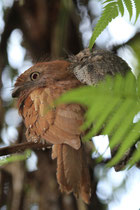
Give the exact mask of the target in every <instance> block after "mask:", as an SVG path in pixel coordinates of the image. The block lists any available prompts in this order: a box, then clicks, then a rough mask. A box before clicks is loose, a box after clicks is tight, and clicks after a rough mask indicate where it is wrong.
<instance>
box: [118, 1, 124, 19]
mask: <svg viewBox="0 0 140 210" xmlns="http://www.w3.org/2000/svg"><path fill="white" fill-rule="evenodd" d="M117 3H118V7H119V11H120V13H121V16H123V15H124V5H123V2H122V0H118V1H117Z"/></svg>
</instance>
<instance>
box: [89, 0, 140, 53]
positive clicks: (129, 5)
mask: <svg viewBox="0 0 140 210" xmlns="http://www.w3.org/2000/svg"><path fill="white" fill-rule="evenodd" d="M133 4H134V5H135V8H136V18H135V22H136V21H137V19H138V16H139V14H140V1H139V0H116V1H115V0H106V1H105V2H103V5H105V6H104V7H103V13H102V15H101V17H100V19H99V21H98V22H97V24H96V26H95V28H94V31H93V34H92V37H91V39H90V43H89V48H90V49H91V48H92V46H93V45H94V42H95V40H96V39H97V37H98V36H99V35H100V34H101V32H102V31H103V30H104V29H105V28H106V27H107V25H108V24H109V23H110V22H111V21H112V20H113V19H114V18H116V17H117V16H118V11H119V12H120V13H121V15H122V16H123V15H124V5H125V6H126V9H127V11H128V13H129V16H130V20H131V18H132V15H133Z"/></svg>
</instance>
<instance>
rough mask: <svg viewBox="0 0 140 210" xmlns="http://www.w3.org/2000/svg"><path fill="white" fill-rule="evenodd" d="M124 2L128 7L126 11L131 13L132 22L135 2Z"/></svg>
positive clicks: (131, 0) (128, 0) (126, 0)
mask: <svg viewBox="0 0 140 210" xmlns="http://www.w3.org/2000/svg"><path fill="white" fill-rule="evenodd" d="M123 2H124V4H125V6H126V9H127V10H128V12H129V16H130V20H131V18H132V14H133V6H132V2H133V0H123Z"/></svg>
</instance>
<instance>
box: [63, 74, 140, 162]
mask: <svg viewBox="0 0 140 210" xmlns="http://www.w3.org/2000/svg"><path fill="white" fill-rule="evenodd" d="M139 93H140V77H139V78H138V80H136V79H135V77H134V75H133V74H132V73H131V72H129V73H128V74H127V76H126V77H122V76H121V75H117V76H116V77H115V78H112V77H107V78H106V80H105V81H103V82H101V83H99V84H98V86H88V87H81V88H79V89H76V90H73V91H70V92H68V93H67V94H65V95H63V96H62V97H61V99H60V100H61V103H70V102H71V103H72V102H74V103H81V104H83V105H85V106H87V108H88V109H87V112H86V114H85V119H86V120H85V123H84V125H83V126H82V129H85V130H86V129H87V128H89V127H90V131H89V132H88V134H87V135H86V136H85V137H84V140H89V139H90V138H91V137H93V136H95V135H97V134H98V133H100V134H104V135H105V134H108V135H109V137H110V147H111V148H114V147H115V146H116V145H120V147H119V150H118V152H117V154H116V155H115V157H114V158H113V159H112V160H111V161H110V163H109V164H108V166H112V165H114V164H116V163H118V162H119V161H120V159H121V158H122V157H123V155H124V154H125V152H127V150H128V149H129V148H130V147H131V146H132V145H134V144H135V142H136V141H137V139H138V137H139V136H140V133H139V130H140V123H139V122H138V123H133V119H134V116H135V115H136V114H137V113H138V112H139V110H140V103H139ZM92 125H93V126H92ZM91 126H92V127H91ZM137 156H138V154H137ZM139 159H140V154H139Z"/></svg>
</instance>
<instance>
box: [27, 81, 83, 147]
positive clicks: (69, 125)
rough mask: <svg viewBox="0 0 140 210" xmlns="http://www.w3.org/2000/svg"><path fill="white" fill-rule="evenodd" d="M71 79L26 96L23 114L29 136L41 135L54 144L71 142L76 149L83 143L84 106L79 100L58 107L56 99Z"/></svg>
mask: <svg viewBox="0 0 140 210" xmlns="http://www.w3.org/2000/svg"><path fill="white" fill-rule="evenodd" d="M70 85H72V82H71V81H70V84H68V82H67V83H66V84H65V83H63V82H62V83H59V87H58V86H50V87H46V88H38V89H36V90H34V91H32V92H31V93H30V95H29V96H28V98H27V99H26V100H25V104H24V110H23V115H24V116H23V117H24V119H25V125H26V127H27V130H28V131H27V138H28V139H29V136H28V135H30V136H32V134H33V135H34V136H35V135H37V136H38V138H37V139H39V138H40V139H45V140H46V141H48V142H50V143H52V144H62V143H65V144H68V145H70V146H72V147H73V148H75V149H79V148H80V145H81V141H80V136H81V133H82V132H81V130H80V126H81V125H82V123H83V115H84V110H83V108H82V107H81V106H80V105H78V104H67V105H60V106H58V107H55V106H54V104H53V102H54V100H55V99H56V98H58V97H59V96H60V95H61V94H62V93H63V92H65V91H66V90H67V89H68V88H69V89H70V87H69V86H70Z"/></svg>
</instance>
